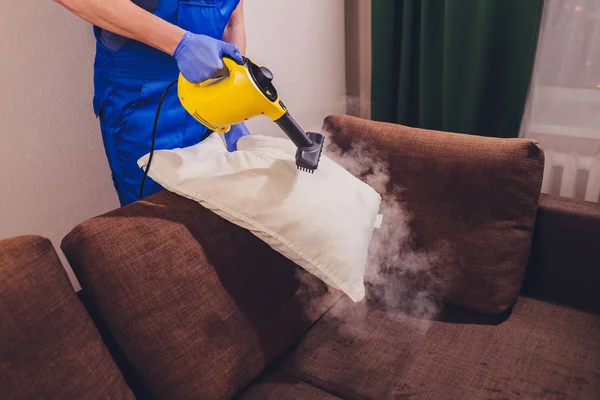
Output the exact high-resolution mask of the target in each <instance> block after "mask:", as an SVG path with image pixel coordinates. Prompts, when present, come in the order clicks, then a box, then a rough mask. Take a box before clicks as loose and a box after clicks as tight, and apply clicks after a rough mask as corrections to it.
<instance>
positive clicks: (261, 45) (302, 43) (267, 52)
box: [245, 0, 346, 135]
mask: <svg viewBox="0 0 600 400" xmlns="http://www.w3.org/2000/svg"><path fill="white" fill-rule="evenodd" d="M245 4H246V18H247V22H246V24H247V31H248V50H247V55H248V57H250V58H252V59H254V61H255V62H257V63H259V64H264V65H266V66H268V67H269V69H271V70H272V72H273V74H274V75H275V80H274V84H275V87H276V88H277V90H278V92H279V94H280V96H281V99H282V100H283V102H284V103H285V104H286V106H287V107H288V109H289V110H290V112H291V114H292V115H293V117H294V118H295V119H296V120H297V121H298V122H299V123H300V125H301V126H302V127H303V128H304V129H305V130H320V128H321V124H322V122H323V119H324V118H325V117H326V116H327V115H329V114H332V113H343V112H344V111H345V94H346V88H345V82H346V80H345V70H344V65H345V48H344V0H301V1H296V0H295V1H291V0H246V3H245ZM248 125H249V127H250V128H251V130H252V132H256V133H267V134H273V135H281V133H280V132H279V130H278V128H277V126H276V125H274V124H272V123H271V122H270V121H268V120H266V119H256V120H255V121H251V122H250V123H249V124H248Z"/></svg>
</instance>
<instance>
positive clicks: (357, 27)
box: [345, 0, 371, 118]
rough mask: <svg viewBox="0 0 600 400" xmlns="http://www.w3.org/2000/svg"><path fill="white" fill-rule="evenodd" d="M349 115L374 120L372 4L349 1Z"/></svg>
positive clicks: (346, 11) (347, 60)
mask: <svg viewBox="0 0 600 400" xmlns="http://www.w3.org/2000/svg"><path fill="white" fill-rule="evenodd" d="M345 14H346V38H345V40H346V93H347V95H348V102H347V112H348V114H352V115H355V116H358V117H362V118H370V116H371V0H346V9H345Z"/></svg>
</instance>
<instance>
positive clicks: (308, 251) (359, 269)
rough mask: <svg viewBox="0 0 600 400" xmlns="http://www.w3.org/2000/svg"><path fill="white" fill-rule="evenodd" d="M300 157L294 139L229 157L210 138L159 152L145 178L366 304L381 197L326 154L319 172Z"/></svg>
mask: <svg viewBox="0 0 600 400" xmlns="http://www.w3.org/2000/svg"><path fill="white" fill-rule="evenodd" d="M296 151H297V148H296V146H295V145H294V143H293V142H292V141H291V140H288V139H282V138H274V137H267V136H260V135H252V136H246V137H243V138H241V139H240V140H239V142H238V144H237V151H236V152H234V153H230V152H228V150H227V147H226V146H225V144H224V143H223V141H222V140H221V138H220V137H219V135H218V134H217V133H213V134H212V135H211V136H210V137H209V138H207V139H206V140H205V141H203V142H202V143H199V144H197V145H195V146H191V147H186V148H183V149H174V150H162V151H157V152H155V153H154V160H153V162H152V165H151V168H150V171H149V174H148V175H149V176H150V177H151V178H152V179H153V180H154V181H156V182H158V183H159V184H160V185H161V186H162V187H164V188H165V189H168V190H170V191H172V192H174V193H177V194H179V195H181V196H184V197H187V198H189V199H192V200H195V201H198V202H199V203H200V204H202V205H203V206H204V207H206V208H208V209H210V210H211V211H213V212H215V213H216V214H218V215H220V216H221V217H223V218H225V219H226V220H228V221H231V222H232V223H234V224H236V225H239V226H241V227H244V228H246V229H248V230H250V232H252V233H253V234H255V235H256V236H257V237H259V238H260V239H261V240H263V241H264V242H265V243H267V244H269V245H270V246H271V247H272V248H273V249H275V251H277V252H279V253H281V254H283V255H284V256H286V257H287V258H289V259H290V260H292V261H293V262H295V263H296V264H298V265H299V266H301V267H303V268H304V269H305V270H307V271H308V272H310V273H311V274H313V275H315V276H316V277H318V278H319V279H321V280H322V281H323V282H325V283H326V284H328V285H329V286H331V287H332V288H334V289H340V290H342V291H343V292H344V293H346V294H347V295H348V296H349V297H350V298H351V299H352V300H354V301H356V302H358V301H361V300H362V299H363V298H364V296H365V285H364V276H365V269H366V266H367V255H368V249H369V242H370V240H371V235H372V233H373V229H374V227H375V222H376V219H377V214H378V212H379V205H380V203H381V197H380V196H379V194H378V193H377V192H376V191H375V190H373V188H371V187H370V186H368V185H367V184H365V183H364V182H362V181H360V180H359V179H357V178H356V177H354V176H353V175H351V174H350V173H349V172H348V171H346V170H345V169H343V168H342V167H340V166H339V165H338V164H336V163H335V162H333V161H331V160H330V159H328V158H327V157H325V156H323V157H321V162H320V163H319V169H318V170H317V171H315V172H314V174H308V173H306V172H302V171H299V170H298V169H297V168H296V161H295V155H296ZM147 159H148V156H146V157H144V158H142V159H141V160H140V166H143V167H145V165H146V163H147Z"/></svg>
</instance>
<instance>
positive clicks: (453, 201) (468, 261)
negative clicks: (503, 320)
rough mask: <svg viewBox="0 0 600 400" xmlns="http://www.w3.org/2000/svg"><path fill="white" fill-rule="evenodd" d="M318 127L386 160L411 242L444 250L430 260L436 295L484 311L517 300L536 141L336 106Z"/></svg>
mask: <svg viewBox="0 0 600 400" xmlns="http://www.w3.org/2000/svg"><path fill="white" fill-rule="evenodd" d="M323 129H324V131H325V132H326V133H328V134H329V137H330V139H331V140H332V141H333V142H334V143H335V144H337V145H338V146H339V147H340V149H341V150H342V152H347V151H348V150H349V149H352V148H353V149H354V150H355V151H356V149H360V150H359V151H361V153H360V154H366V153H371V154H373V153H374V154H375V155H376V156H377V157H378V158H380V159H381V160H376V161H383V162H384V163H386V164H387V165H388V166H389V175H390V183H389V185H388V190H391V189H392V188H391V186H395V187H397V188H399V189H400V190H401V201H402V202H403V207H404V210H405V212H406V213H407V214H408V215H409V216H410V231H411V233H412V236H413V237H414V245H415V249H414V250H417V251H420V252H426V253H429V254H431V252H434V253H433V254H432V255H437V253H435V252H436V251H437V249H438V248H439V246H440V245H441V247H442V248H444V249H445V250H444V255H443V257H437V258H439V260H438V264H439V265H436V266H435V268H433V269H434V270H435V274H436V276H437V277H438V278H439V281H442V282H447V283H448V285H446V286H447V288H445V289H443V290H442V291H443V292H444V293H440V295H439V296H436V297H443V298H444V299H445V300H447V301H448V302H450V303H452V304H455V305H458V306H462V307H465V308H469V309H471V310H474V311H478V312H481V313H488V314H501V313H503V312H505V311H506V310H507V309H509V308H510V307H512V306H513V305H514V303H515V302H516V300H517V298H518V295H519V292H520V290H521V285H522V282H523V277H524V275H525V269H526V266H527V260H528V257H529V250H530V245H531V237H532V234H533V227H534V223H535V216H536V209H537V203H538V200H539V196H540V188H541V183H542V176H543V171H544V153H543V151H542V149H541V148H540V147H539V145H538V144H537V143H536V142H534V141H532V140H528V139H500V138H489V137H483V136H476V135H466V134H457V133H451V132H440V131H432V130H425V129H416V128H411V127H407V126H402V125H397V124H390V123H382V122H375V121H368V120H364V119H360V118H355V117H349V116H339V115H336V116H330V117H328V118H327V119H326V120H325V123H324V127H323ZM359 156H360V155H359ZM363 164H365V163H363ZM366 164H369V163H366ZM369 165H370V164H369ZM384 220H385V217H384ZM446 249H448V251H446ZM447 252H449V253H450V254H446V253H447ZM430 258H431V257H430ZM433 258H435V257H433ZM397 267H398V268H402V267H403V266H402V265H399V266H397ZM436 291H437V289H436ZM436 295H437V293H436Z"/></svg>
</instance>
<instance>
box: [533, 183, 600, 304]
mask: <svg viewBox="0 0 600 400" xmlns="http://www.w3.org/2000/svg"><path fill="white" fill-rule="evenodd" d="M599 288H600V205H598V204H594V203H589V202H584V201H578V200H572V199H567V198H562V197H553V196H549V195H542V197H541V200H540V205H539V209H538V213H537V222H536V225H535V232H534V236H533V244H532V248H531V257H530V261H529V266H528V269H527V274H526V277H525V282H524V285H523V293H524V294H526V295H530V296H535V297H540V298H544V299H546V300H550V301H552V302H556V303H560V304H564V305H568V306H571V307H575V308H580V309H584V310H588V311H593V312H596V313H600V290H599Z"/></svg>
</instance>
